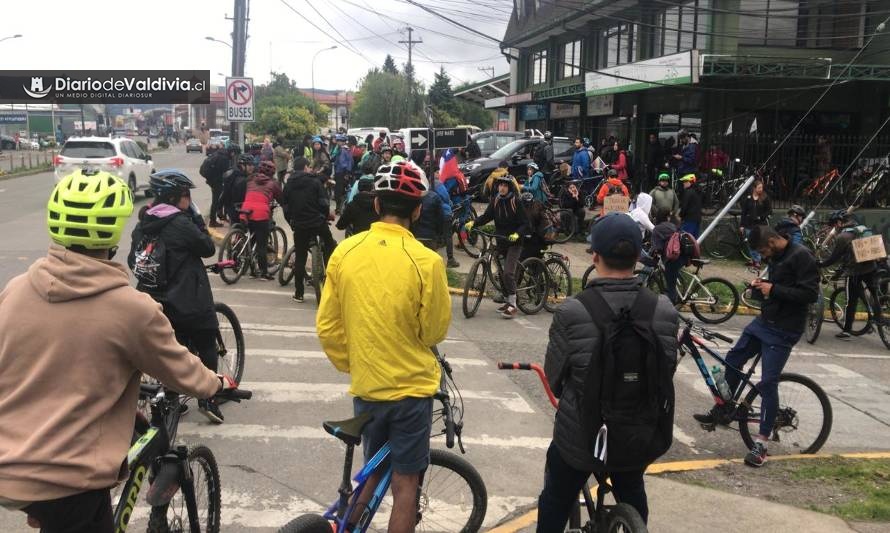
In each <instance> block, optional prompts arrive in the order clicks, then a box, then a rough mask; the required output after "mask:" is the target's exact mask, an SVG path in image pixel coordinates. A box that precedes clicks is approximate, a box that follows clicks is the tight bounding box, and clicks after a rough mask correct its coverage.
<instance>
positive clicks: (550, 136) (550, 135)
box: [544, 131, 553, 141]
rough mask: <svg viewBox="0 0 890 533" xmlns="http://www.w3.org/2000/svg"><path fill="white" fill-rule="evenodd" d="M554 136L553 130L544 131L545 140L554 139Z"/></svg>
mask: <svg viewBox="0 0 890 533" xmlns="http://www.w3.org/2000/svg"><path fill="white" fill-rule="evenodd" d="M552 138H553V133H551V132H549V131H545V132H544V140H545V141H549V140H550V139H552Z"/></svg>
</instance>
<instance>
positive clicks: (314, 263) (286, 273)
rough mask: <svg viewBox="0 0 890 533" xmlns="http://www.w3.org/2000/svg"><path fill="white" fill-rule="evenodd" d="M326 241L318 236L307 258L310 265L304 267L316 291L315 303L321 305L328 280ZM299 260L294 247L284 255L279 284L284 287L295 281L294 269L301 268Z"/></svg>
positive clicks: (311, 245) (310, 246) (307, 278)
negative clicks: (325, 252)
mask: <svg viewBox="0 0 890 533" xmlns="http://www.w3.org/2000/svg"><path fill="white" fill-rule="evenodd" d="M324 250H325V248H324V241H323V240H322V238H321V236H320V235H318V234H316V235H315V239H314V240H313V241H312V243H311V244H310V245H309V255H308V256H307V261H308V264H307V265H305V266H303V268H305V269H306V276H305V280H306V281H308V282H310V283H311V284H312V290H314V291H315V303H316V305H318V304H321V291H322V289H324V282H325V279H327V273H326V272H325V256H324ZM296 258H297V249H296V247H294V246H291V248H290V249H289V250H288V251H287V253H286V254H284V259H283V260H282V261H281V268H280V269H279V270H278V283H279V285H281V286H282V287H284V286H286V285H287V284H289V283H290V282H291V281H293V279H294V269H295V268H299V267H297V265H296V264H295V261H296Z"/></svg>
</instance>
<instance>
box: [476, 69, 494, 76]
mask: <svg viewBox="0 0 890 533" xmlns="http://www.w3.org/2000/svg"><path fill="white" fill-rule="evenodd" d="M476 69H477V70H479V71H480V72H485V73H488V72H491V74H489V75H488V77H489V78H494V67H476Z"/></svg>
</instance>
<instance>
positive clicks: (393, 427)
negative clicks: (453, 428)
mask: <svg viewBox="0 0 890 533" xmlns="http://www.w3.org/2000/svg"><path fill="white" fill-rule="evenodd" d="M353 407H354V409H355V415H356V416H358V415H360V414H362V413H371V414H372V415H374V420H373V421H372V422H371V423H370V424H368V425H367V426H365V430H364V431H363V432H362V442H363V447H364V454H365V462H368V461H369V460H370V459H371V458H372V457H373V456H374V454H375V453H377V451H378V450H380V448H382V447H383V445H384V444H386V443H387V442H389V447H390V453H389V460H390V463H391V464H392V467H393V470H395V471H396V472H398V473H399V474H416V473H419V472H423V471H424V470H426V467H427V466H429V464H430V431H431V430H432V427H433V399H432V398H404V399H402V400H396V401H393V402H368V401H365V400H362V399H361V398H353Z"/></svg>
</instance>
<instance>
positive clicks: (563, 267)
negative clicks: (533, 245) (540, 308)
mask: <svg viewBox="0 0 890 533" xmlns="http://www.w3.org/2000/svg"><path fill="white" fill-rule="evenodd" d="M544 265H545V266H546V267H547V297H546V298H544V309H546V310H547V311H549V312H551V313H552V312H554V311H556V306H557V305H559V302H560V301H561V300H564V299H566V298H568V297H569V296H571V295H572V294H574V292H573V289H574V287H573V286H572V273H571V270H570V266H569V265H571V260H570V259H569V256H567V255H563V254H561V253H558V252H552V251H547V252H544Z"/></svg>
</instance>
